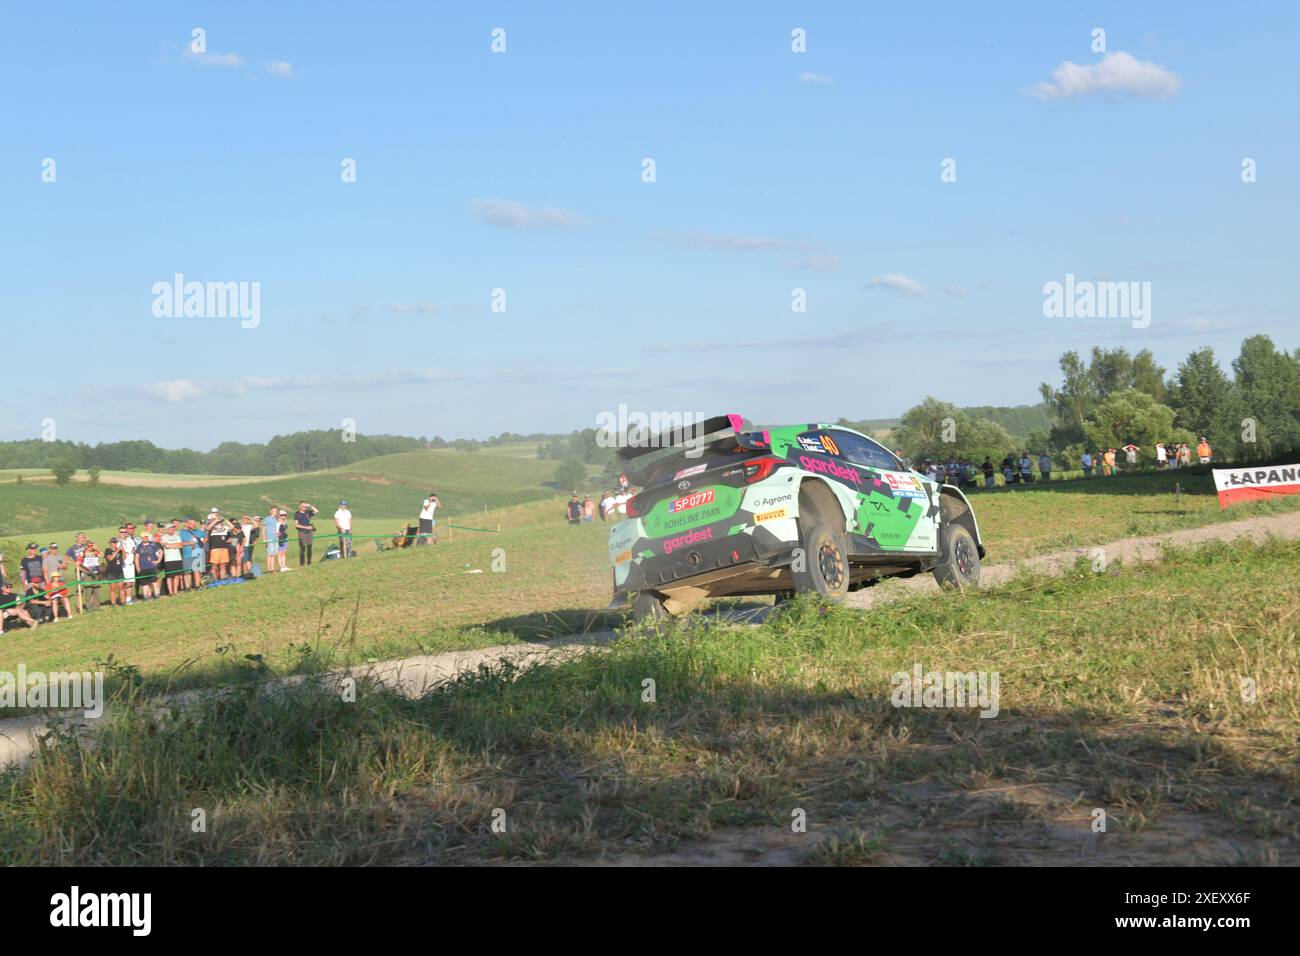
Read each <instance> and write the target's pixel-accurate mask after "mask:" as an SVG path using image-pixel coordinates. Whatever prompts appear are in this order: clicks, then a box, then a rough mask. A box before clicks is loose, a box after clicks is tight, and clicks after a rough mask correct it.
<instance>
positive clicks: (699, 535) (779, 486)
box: [609, 415, 984, 619]
mask: <svg viewBox="0 0 1300 956" xmlns="http://www.w3.org/2000/svg"><path fill="white" fill-rule="evenodd" d="M691 431H692V430H691V429H680V428H679V429H677V430H675V431H672V432H668V433H665V434H662V435H658V436H654V437H652V438H650V439H648V440H646V441H644V442H639V443H638V447H627V448H622V449H620V451H619V455H620V457H622V458H623V459H624V461H626V462H627V463H628V466H627V471H628V475H629V478H630V480H631V482H632V483H633V484H635V485H638V486H640V487H641V491H640V492H639V493H638V494H637V495H636V496H635V497H634V498H632V499H631V500H630V501H629V502H628V509H627V513H628V517H627V519H626V520H623V521H619V522H618V523H617V524H615V525H614V527H613V528H611V529H610V533H609V556H610V561H611V563H612V564H613V568H614V600H613V602H612V603H611V605H610V606H611V607H626V606H627V605H628V604H631V606H632V610H633V613H634V615H635V616H636V617H637V619H646V618H658V617H662V616H664V615H666V614H670V613H680V612H682V611H684V610H687V609H689V608H690V607H691V606H693V605H694V604H696V603H698V602H699V601H700V600H702V599H704V598H710V597H723V596H729V595H756V594H774V595H777V596H778V599H780V598H783V597H785V596H788V595H790V594H792V593H802V592H816V593H817V594H820V595H822V596H823V597H825V598H829V599H831V600H841V599H843V597H844V595H845V594H847V593H848V592H849V591H855V590H858V589H859V588H862V587H867V586H869V585H872V584H875V583H876V582H877V581H879V580H880V579H882V578H886V577H911V576H912V575H915V574H920V573H922V572H932V573H933V574H934V576H935V578H936V579H937V580H938V581H939V583H940V584H946V585H953V586H957V587H964V586H968V585H976V584H978V583H979V575H980V559H981V558H982V557H984V546H983V545H982V544H981V543H980V532H979V526H978V525H977V524H976V522H975V513H974V511H973V510H972V509H971V506H970V502H969V501H967V499H966V496H965V495H964V494H962V493H961V491H960V490H958V489H957V488H955V487H953V486H952V485H940V484H939V483H938V482H935V481H933V480H931V479H929V478H927V477H925V476H924V475H921V474H918V473H917V472H915V471H912V470H910V469H908V468H907V467H906V466H904V464H903V463H902V462H901V461H900V460H899V459H898V457H897V456H895V455H894V454H893V453H892V452H890V451H889V450H887V449H886V448H884V447H883V446H882V445H880V444H879V443H878V442H875V441H873V440H872V439H870V438H868V437H867V436H866V435H863V434H861V433H859V432H856V431H854V430H853V429H851V428H844V427H842V426H839V425H815V424H814V425H789V426H785V427H781V428H766V429H753V428H751V427H750V426H748V425H747V424H746V423H745V421H744V420H743V419H742V418H741V417H740V416H739V415H725V416H719V417H717V418H711V419H708V420H707V421H705V422H704V423H703V424H702V425H701V426H699V427H698V428H696V429H694V433H693V434H692V433H691Z"/></svg>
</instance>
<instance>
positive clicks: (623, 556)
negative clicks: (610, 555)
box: [614, 548, 632, 564]
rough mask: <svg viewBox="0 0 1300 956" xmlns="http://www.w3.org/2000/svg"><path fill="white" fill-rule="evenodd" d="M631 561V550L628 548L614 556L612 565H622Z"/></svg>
mask: <svg viewBox="0 0 1300 956" xmlns="http://www.w3.org/2000/svg"><path fill="white" fill-rule="evenodd" d="M631 560H632V549H631V548H628V549H627V550H626V551H620V552H619V553H618V554H616V555H614V563H615V564H623V563H625V562H627V561H631Z"/></svg>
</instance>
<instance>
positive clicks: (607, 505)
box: [600, 491, 614, 521]
mask: <svg viewBox="0 0 1300 956" xmlns="http://www.w3.org/2000/svg"><path fill="white" fill-rule="evenodd" d="M600 520H601V521H613V520H614V496H613V494H611V493H610V492H608V491H607V492H605V494H604V495H602V496H601V499H600Z"/></svg>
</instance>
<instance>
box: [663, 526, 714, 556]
mask: <svg viewBox="0 0 1300 956" xmlns="http://www.w3.org/2000/svg"><path fill="white" fill-rule="evenodd" d="M712 540H713V529H712V528H705V529H704V530H703V531H688V532H686V534H680V535H678V536H677V537H675V538H669V539H668V540H667V541H665V542H664V554H672V553H673V552H674V551H676V550H677V549H678V548H686V547H689V546H690V545H692V544H699V543H700V542H701V541H712Z"/></svg>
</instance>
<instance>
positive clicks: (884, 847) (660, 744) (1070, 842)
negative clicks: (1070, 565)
mask: <svg viewBox="0 0 1300 956" xmlns="http://www.w3.org/2000/svg"><path fill="white" fill-rule="evenodd" d="M1297 575H1300V547H1297V546H1296V545H1294V544H1281V543H1273V544H1269V545H1266V546H1264V547H1257V546H1255V545H1253V544H1250V543H1247V542H1242V543H1238V544H1236V545H1233V546H1223V545H1218V546H1212V547H1208V548H1205V549H1201V550H1196V551H1177V552H1170V553H1169V554H1168V555H1167V557H1166V559H1165V560H1164V561H1163V562H1161V563H1159V564H1154V565H1141V566H1136V567H1132V568H1122V567H1112V568H1111V569H1110V571H1109V572H1108V573H1106V574H1093V573H1092V572H1091V571H1089V570H1087V565H1086V563H1081V564H1080V565H1079V567H1078V568H1076V569H1075V570H1074V571H1073V572H1071V573H1069V574H1067V575H1066V576H1064V577H1061V578H1037V577H1021V578H1018V579H1017V580H1016V581H1014V582H1013V583H1012V584H1010V585H1008V586H1006V587H1004V588H1001V589H997V590H993V591H985V592H965V593H960V594H944V595H939V596H932V597H923V598H915V599H913V600H910V601H907V602H905V603H901V604H897V605H891V606H885V607H881V608H878V609H875V610H873V611H870V612H867V613H854V612H851V611H847V610H844V609H839V608H833V607H832V608H823V607H819V606H818V605H816V604H815V603H812V602H807V601H804V602H798V603H796V604H795V605H793V606H792V607H791V608H790V609H789V610H788V611H787V612H785V613H782V614H780V615H777V616H774V617H773V618H772V619H771V620H770V621H769V622H768V623H766V624H764V625H763V626H761V627H727V626H720V625H717V624H713V623H709V622H707V621H704V620H700V619H695V620H693V621H690V622H686V623H684V624H682V625H681V626H679V627H677V628H676V629H669V630H667V631H665V632H664V633H662V634H659V635H655V634H650V633H642V634H638V635H634V636H629V637H627V638H625V639H624V640H621V641H619V642H618V643H616V644H614V645H611V646H610V647H609V648H608V649H606V650H604V651H600V652H597V653H594V654H590V655H587V656H584V657H580V658H576V659H573V660H569V661H566V662H562V663H557V664H551V665H546V666H542V667H538V668H534V669H530V670H528V671H526V672H523V673H519V672H516V671H514V670H513V669H511V668H508V667H502V668H494V669H485V670H482V671H480V672H478V673H475V674H470V675H466V676H465V677H463V678H462V679H460V680H458V681H455V682H453V683H451V684H449V685H446V686H444V687H442V688H440V689H437V690H435V691H433V692H431V693H428V694H426V695H425V696H423V697H422V698H420V699H418V700H407V699H404V698H402V697H400V696H397V695H395V694H393V693H391V692H388V691H385V690H381V689H377V688H373V687H365V686H363V687H362V688H360V689H359V693H358V697H357V700H356V702H355V703H346V702H344V701H342V700H341V699H340V696H339V694H338V693H337V692H336V691H335V690H333V689H332V688H331V686H330V685H329V684H328V683H325V682H320V683H317V682H314V681H308V682H306V683H304V684H303V685H301V686H298V687H295V688H291V689H287V690H285V691H283V692H281V693H276V694H264V693H259V692H257V691H256V690H255V689H253V688H252V687H248V686H245V687H243V688H242V689H236V690H233V691H231V692H230V693H228V694H226V695H223V696H219V697H215V698H205V699H202V700H200V701H199V702H197V703H192V704H190V705H188V706H186V707H184V708H178V707H171V708H168V707H162V708H161V709H160V707H159V705H158V703H157V702H156V701H152V700H148V699H136V700H135V701H134V702H132V703H129V704H128V703H125V702H124V703H123V704H122V705H121V706H119V707H118V708H117V709H116V710H115V711H110V715H109V716H108V717H106V718H105V720H104V721H103V722H102V726H101V729H100V730H99V733H98V737H97V741H96V746H95V747H93V748H87V747H84V746H82V745H80V744H79V743H78V741H77V740H76V739H75V738H73V737H69V736H65V737H63V738H61V739H58V740H57V741H55V742H54V743H53V745H52V746H51V747H49V748H47V749H46V750H44V751H42V752H41V753H39V754H38V755H37V757H36V759H35V761H34V763H33V765H32V767H31V769H30V772H27V773H23V774H19V773H12V774H10V775H8V776H7V777H6V778H4V779H3V781H2V782H0V786H3V788H4V793H3V799H0V847H3V848H4V849H3V851H0V852H3V854H4V860H3V862H6V863H17V864H50V863H69V864H83V865H98V864H137V863H139V864H200V863H201V864H205V865H220V864H234V863H242V864H249V863H254V864H308V863H349V864H361V863H464V862H492V861H508V860H521V861H538V862H545V861H568V860H583V859H600V858H609V857H617V856H620V855H623V854H639V853H649V854H658V853H664V852H669V851H673V850H683V851H686V852H688V853H690V854H693V856H691V857H687V859H699V858H701V857H702V856H703V857H707V855H708V852H709V847H710V846H711V845H716V844H718V843H719V841H722V840H723V839H724V838H725V840H726V841H728V842H729V843H734V841H735V840H736V839H737V835H738V834H739V838H740V839H742V840H745V841H749V842H750V843H751V844H752V845H754V846H756V847H762V846H764V845H768V844H771V843H773V842H779V843H780V844H781V845H782V846H785V847H790V846H793V847H795V848H797V850H798V852H799V853H800V859H801V860H803V861H804V862H809V863H844V862H854V863H860V862H888V861H894V862H917V863H1008V864H1018V865H1024V864H1030V863H1042V862H1056V863H1069V864H1076V863H1078V862H1080V861H1086V860H1087V859H1088V858H1089V855H1090V854H1104V855H1105V858H1106V859H1108V860H1110V861H1114V862H1128V863H1134V862H1152V861H1159V862H1163V863H1175V864H1177V863H1191V862H1230V863H1241V862H1244V863H1259V862H1284V863H1295V862H1297V860H1298V859H1300V853H1298V852H1297V839H1298V837H1300V811H1298V810H1297V805H1296V794H1297V787H1298V786H1300V761H1298V760H1297V744H1296V740H1297V731H1298V730H1300V653H1298V648H1297V642H1296V637H1295V624H1296V621H1297V620H1300V592H1297V590H1296V588H1295V586H1294V582H1295V580H1296V578H1297ZM1153 622H1156V623H1155V624H1154V626H1153ZM915 662H920V663H922V664H923V666H924V667H925V668H926V669H927V670H929V669H938V670H957V671H996V672H998V673H999V675H1000V680H1001V700H1000V708H1001V709H1000V713H999V715H998V716H997V717H996V718H994V719H991V720H981V719H980V718H979V717H978V716H976V715H975V714H974V713H971V712H968V711H955V710H951V709H930V708H897V707H894V706H892V705H891V702H890V700H891V676H892V675H893V674H894V673H895V672H899V671H903V672H910V671H911V669H912V666H913V664H914V663H915ZM1243 677H1249V678H1250V679H1252V680H1254V681H1255V683H1256V688H1257V697H1256V698H1255V699H1254V701H1253V702H1251V701H1248V700H1246V699H1244V698H1243V695H1242V692H1241V686H1242V685H1241V679H1242V678H1243ZM647 679H650V680H653V681H654V686H655V691H656V693H655V696H654V700H653V701H652V702H647V701H646V700H645V699H644V697H643V693H644V688H645V687H646V684H645V681H646V680H647ZM195 808H202V809H204V810H205V812H206V815H207V819H208V829H207V832H204V833H195V832H193V831H192V829H191V826H190V821H191V818H192V817H191V813H192V811H193V810H194V809H195ZM1094 808H1100V809H1103V810H1105V811H1106V813H1107V816H1108V819H1109V825H1108V830H1107V833H1106V834H1105V835H1104V836H1100V835H1096V834H1092V833H1090V832H1089V831H1088V826H1087V820H1088V819H1090V815H1091V812H1092V810H1093V809H1094ZM796 809H802V810H803V811H804V812H805V813H806V814H807V819H808V822H809V831H808V833H807V834H803V835H798V836H796V835H793V834H791V831H790V820H791V814H792V812H793V811H794V810H796ZM502 812H503V813H504V820H505V823H506V828H505V831H504V832H495V831H494V829H493V827H492V823H493V821H494V820H496V819H500V818H501V817H500V813H502ZM1081 821H1082V822H1081Z"/></svg>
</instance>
